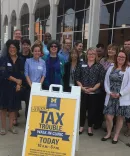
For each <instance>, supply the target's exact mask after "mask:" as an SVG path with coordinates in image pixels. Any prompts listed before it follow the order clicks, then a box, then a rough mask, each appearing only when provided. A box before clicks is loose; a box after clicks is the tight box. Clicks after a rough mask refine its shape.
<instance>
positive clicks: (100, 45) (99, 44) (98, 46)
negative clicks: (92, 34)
mask: <svg viewBox="0 0 130 156" xmlns="http://www.w3.org/2000/svg"><path fill="white" fill-rule="evenodd" d="M96 47H97V48H102V49H104V48H105V46H104V44H102V43H98V44H97V45H96Z"/></svg>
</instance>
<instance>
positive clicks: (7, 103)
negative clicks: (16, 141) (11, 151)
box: [0, 40, 24, 135]
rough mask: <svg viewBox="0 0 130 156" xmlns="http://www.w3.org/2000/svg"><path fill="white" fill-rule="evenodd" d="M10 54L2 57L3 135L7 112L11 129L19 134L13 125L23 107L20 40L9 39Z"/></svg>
mask: <svg viewBox="0 0 130 156" xmlns="http://www.w3.org/2000/svg"><path fill="white" fill-rule="evenodd" d="M6 45H7V52H8V56H6V57H5V58H3V59H2V61H3V63H2V67H3V69H4V72H3V76H4V79H3V81H2V83H1V96H0V109H1V122H2V129H1V131H0V134H1V135H5V134H6V113H7V111H8V112H9V131H10V132H11V133H13V134H17V133H18V132H17V130H16V129H15V128H14V126H13V122H14V119H15V113H16V112H17V111H18V110H20V109H21V98H20V89H21V86H22V81H23V78H24V75H23V72H24V65H23V61H22V60H21V58H20V57H19V56H18V55H17V54H18V51H19V49H20V47H19V42H18V41H16V40H8V41H7V43H6Z"/></svg>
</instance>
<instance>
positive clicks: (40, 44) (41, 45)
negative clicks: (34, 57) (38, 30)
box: [34, 40, 44, 57]
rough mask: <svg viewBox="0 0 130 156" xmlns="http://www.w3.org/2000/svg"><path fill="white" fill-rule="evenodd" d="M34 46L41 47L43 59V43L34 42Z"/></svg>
mask: <svg viewBox="0 0 130 156" xmlns="http://www.w3.org/2000/svg"><path fill="white" fill-rule="evenodd" d="M34 44H36V45H39V46H40V48H41V57H42V56H43V55H44V51H43V44H42V42H41V41H40V40H36V41H35V42H34Z"/></svg>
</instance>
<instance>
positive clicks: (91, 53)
mask: <svg viewBox="0 0 130 156" xmlns="http://www.w3.org/2000/svg"><path fill="white" fill-rule="evenodd" d="M86 60H87V61H86V62H81V63H80V64H79V66H78V67H77V69H76V71H75V80H76V82H77V84H78V86H80V87H81V89H82V96H81V108H80V131H79V134H82V132H83V129H84V124H85V120H86V111H87V109H88V135H89V136H93V132H92V126H93V124H94V123H95V122H96V117H95V114H96V110H97V107H98V103H97V101H98V94H99V93H100V91H101V89H100V86H101V84H102V83H103V80H104V68H103V66H102V65H101V64H99V63H97V61H96V60H97V52H96V49H95V48H89V49H88V51H87V54H86Z"/></svg>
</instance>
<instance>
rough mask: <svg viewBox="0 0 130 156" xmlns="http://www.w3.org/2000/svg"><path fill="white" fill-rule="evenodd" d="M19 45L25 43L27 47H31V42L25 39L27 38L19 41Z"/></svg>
mask: <svg viewBox="0 0 130 156" xmlns="http://www.w3.org/2000/svg"><path fill="white" fill-rule="evenodd" d="M21 43H22V44H24V43H27V44H28V45H30V46H31V41H30V40H29V39H27V38H25V39H23V40H22V41H21Z"/></svg>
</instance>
